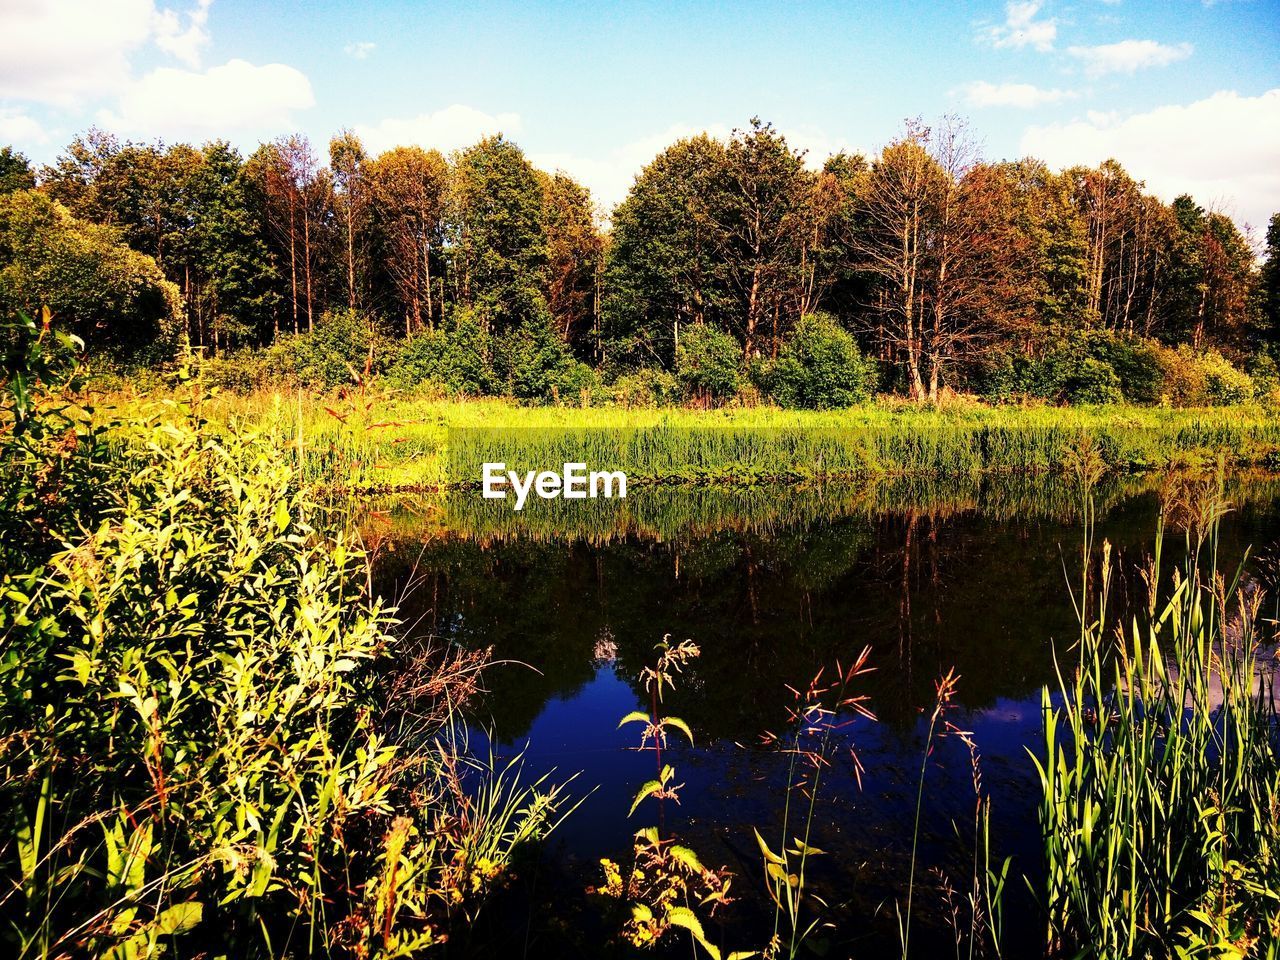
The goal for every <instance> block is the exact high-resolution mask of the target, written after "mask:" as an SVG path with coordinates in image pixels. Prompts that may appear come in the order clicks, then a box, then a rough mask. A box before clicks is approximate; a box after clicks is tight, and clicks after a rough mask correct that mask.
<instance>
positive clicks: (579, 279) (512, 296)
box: [0, 118, 1280, 398]
mask: <svg viewBox="0 0 1280 960" xmlns="http://www.w3.org/2000/svg"><path fill="white" fill-rule="evenodd" d="M807 160H808V158H807V157H806V156H805V155H804V154H803V152H801V151H799V150H796V149H794V148H793V147H792V146H791V145H790V144H788V143H787V141H786V139H785V137H783V136H782V135H781V134H779V133H778V132H777V131H776V130H775V129H774V128H773V127H772V126H771V125H769V124H767V123H764V122H761V121H760V120H758V119H757V120H752V121H751V123H750V124H749V125H748V126H747V127H745V128H743V129H740V130H736V131H734V133H733V134H732V135H731V136H729V137H728V138H726V139H724V140H720V139H716V138H713V137H711V136H708V135H705V134H703V135H700V136H695V137H690V138H686V139H683V140H680V141H678V142H676V143H674V144H672V145H671V146H670V147H668V148H667V149H666V150H664V151H663V152H662V153H660V154H659V155H658V156H657V157H656V158H655V159H654V160H653V161H652V162H651V163H650V164H648V165H647V166H646V167H645V168H644V169H643V170H642V171H641V172H640V173H639V174H638V175H637V177H636V179H635V182H634V184H633V186H632V188H631V190H630V192H629V193H628V195H627V197H626V198H625V199H624V200H623V201H622V203H621V204H620V205H619V206H618V207H617V208H616V209H615V210H614V211H612V214H611V216H610V217H609V218H608V221H607V225H606V220H605V218H603V217H602V216H601V213H600V211H599V210H598V209H597V208H596V206H595V204H594V202H593V199H592V197H591V195H590V193H589V191H588V190H587V189H586V188H585V187H583V186H582V185H581V184H579V183H577V182H576V181H574V180H573V179H572V178H571V177H569V176H567V175H566V174H564V173H562V172H555V173H547V172H545V171H542V170H539V169H537V168H535V167H534V166H533V165H532V164H531V163H530V162H529V161H528V159H527V158H526V157H525V156H524V154H523V152H522V151H521V150H520V148H519V147H518V146H517V145H516V144H515V143H513V142H512V141H510V140H508V139H507V138H505V137H503V136H501V135H498V136H493V137H487V138H485V139H483V140H481V141H480V142H479V143H477V144H475V145H474V146H472V147H469V148H467V149H464V150H460V151H458V152H456V153H454V154H452V155H451V156H448V157H446V156H444V155H442V154H441V153H440V152H439V151H435V150H425V149H422V148H420V147H415V146H409V147H396V148H393V149H390V150H387V151H385V152H383V153H381V154H378V155H376V156H372V155H370V154H369V153H368V152H367V151H366V150H365V148H364V147H363V145H362V144H361V142H360V140H359V138H358V137H357V136H356V135H354V134H352V133H350V132H343V133H341V134H339V135H338V136H336V137H334V138H333V139H332V140H331V141H330V142H329V144H328V149H327V152H326V153H324V154H321V153H320V152H318V151H317V150H316V148H315V147H314V146H313V145H312V144H311V143H310V142H309V141H308V140H307V139H306V138H305V137H302V136H296V135H295V136H289V137H283V138H280V139H278V140H275V141H272V142H270V143H266V144H262V145H261V146H259V147H258V148H257V149H256V150H255V151H254V152H253V153H252V154H250V155H248V156H247V157H246V156H242V155H241V154H240V153H239V152H238V151H237V150H236V149H235V148H233V147H232V146H231V145H229V144H228V143H227V142H225V141H214V142H210V143H207V144H205V145H204V146H202V147H195V146H191V145H188V144H175V145H168V146H166V145H164V144H160V143H132V142H121V141H119V140H117V139H116V138H114V137H112V136H110V135H108V134H106V133H103V132H101V131H98V130H91V131H89V132H88V133H87V134H85V135H83V136H80V137H77V138H76V139H75V140H74V141H73V142H72V143H71V144H70V145H69V146H68V147H67V148H66V150H65V151H64V152H63V153H62V154H61V155H60V156H59V157H58V158H57V159H56V160H55V161H54V162H53V163H52V164H50V165H48V166H45V167H43V168H42V169H40V170H33V169H32V168H31V166H30V165H29V164H28V163H27V162H26V160H25V158H23V157H22V156H21V155H20V154H17V153H15V152H14V151H13V150H11V149H8V148H6V149H5V150H4V151H2V152H0V194H3V196H0V297H3V298H4V299H5V300H6V301H7V305H8V306H9V307H10V308H11V309H12V308H15V307H16V308H21V309H27V310H31V309H35V308H38V307H39V306H42V305H50V306H51V307H52V308H53V309H54V312H55V314H57V315H60V316H61V317H62V318H63V319H64V320H65V321H66V322H67V323H68V324H70V325H72V326H75V327H77V328H78V330H79V332H81V334H82V335H83V336H85V337H86V339H87V340H89V341H90V342H91V343H94V344H97V345H101V346H105V347H128V348H134V349H136V348H138V347H140V346H146V345H154V344H156V343H164V342H167V341H170V340H174V339H177V340H186V341H187V342H189V343H190V344H191V345H193V346H196V347H199V348H203V349H204V350H205V351H206V352H209V353H214V354H216V353H223V352H226V351H228V350H231V349H233V348H237V347H257V346H265V345H268V344H271V343H273V342H277V341H280V340H281V339H282V338H284V337H287V336H291V335H305V334H308V333H311V332H313V331H315V329H316V327H317V325H319V324H322V323H323V322H324V318H326V317H328V316H330V315H332V314H335V313H337V312H344V313H345V314H347V315H348V317H350V316H352V315H358V316H359V317H360V318H361V322H362V323H365V324H367V325H369V326H371V327H373V328H376V329H377V330H378V331H379V332H380V334H381V335H383V336H386V337H395V338H400V339H404V340H409V341H412V340H413V339H414V338H416V337H418V336H419V335H421V334H429V335H435V334H441V333H447V332H448V331H449V330H451V329H456V328H460V327H462V326H468V327H469V328H471V327H474V328H477V329H478V330H479V331H480V332H481V333H482V334H483V335H484V337H486V338H497V339H499V340H501V339H503V338H511V337H517V338H519V337H527V336H529V335H531V334H532V335H533V336H534V337H535V339H537V338H542V339H546V338H548V337H553V338H554V339H555V340H556V341H558V343H559V344H560V346H561V347H562V348H563V350H564V351H565V352H566V353H567V354H568V355H571V356H572V357H575V358H576V359H577V360H578V361H579V362H585V363H587V364H589V365H591V366H592V367H594V368H596V369H597V370H603V371H605V372H606V373H607V374H608V375H610V376H616V375H617V374H618V373H619V372H622V371H627V370H635V369H647V368H659V369H665V370H671V369H674V368H676V367H677V366H678V365H679V363H680V362H681V356H682V341H684V344H685V351H684V352H685V354H687V352H688V350H689V349H692V348H693V345H695V344H703V343H714V344H717V345H719V348H721V349H722V352H723V349H724V345H725V344H728V343H731V344H732V352H734V353H735V355H736V358H737V360H738V362H739V364H740V366H741V367H742V368H743V369H744V370H747V369H750V368H752V366H753V365H768V364H771V363H777V362H778V361H779V358H780V355H782V354H785V353H786V351H787V345H788V343H789V342H790V340H792V339H794V337H795V336H796V335H797V331H802V330H803V329H804V328H803V327H802V324H801V321H802V320H803V318H805V317H809V316H813V315H822V316H824V317H825V318H826V322H828V323H829V324H834V326H835V327H838V328H839V329H840V330H841V331H845V332H847V333H849V334H852V336H853V337H854V338H856V343H857V346H858V348H859V349H860V351H861V353H862V354H864V355H865V356H866V357H868V358H870V359H872V360H874V361H876V362H877V363H878V367H879V369H880V371H881V380H882V385H883V386H887V387H891V388H894V389H897V390H900V391H901V392H903V393H906V394H908V395H910V396H912V397H916V398H919V397H924V396H937V394H938V393H939V391H941V390H946V389H952V390H964V389H974V388H976V385H978V384H981V383H982V382H984V381H990V380H991V379H992V377H993V375H994V374H993V371H998V370H1000V369H1004V370H1006V371H1007V370H1009V369H1012V367H1013V366H1016V365H1017V364H1024V365H1025V364H1027V363H1035V362H1036V361H1037V360H1038V359H1042V358H1044V357H1045V356H1047V355H1049V354H1051V353H1053V351H1055V350H1056V349H1057V348H1058V346H1059V345H1060V344H1062V343H1064V342H1066V341H1068V340H1071V339H1072V338H1080V337H1104V338H1106V337H1109V338H1113V339H1114V338H1119V339H1128V340H1139V339H1140V340H1145V341H1150V342H1151V343H1153V344H1165V345H1188V348H1189V349H1190V350H1193V351H1197V352H1202V351H1209V350H1212V351H1216V352H1220V353H1221V354H1224V355H1225V356H1226V357H1228V358H1230V359H1231V360H1233V361H1235V362H1236V363H1237V364H1245V363H1247V362H1249V360H1250V358H1252V357H1254V356H1255V355H1257V354H1258V353H1259V352H1260V351H1266V350H1270V351H1274V350H1275V349H1276V347H1277V345H1278V344H1280V292H1278V289H1277V286H1278V278H1277V273H1278V270H1280V257H1278V253H1280V219H1278V218H1277V217H1273V218H1272V221H1271V224H1270V229H1269V230H1268V233H1267V238H1266V253H1265V256H1264V258H1262V260H1261V261H1260V260H1259V258H1257V257H1256V256H1255V252H1254V248H1253V246H1252V245H1251V243H1250V238H1249V237H1246V236H1245V235H1244V234H1243V233H1242V232H1241V231H1240V229H1238V228H1237V226H1236V225H1235V223H1234V222H1233V221H1232V219H1231V218H1230V217H1228V216H1227V215H1226V214H1225V213H1223V212H1221V211H1217V210H1213V209H1206V208H1205V207H1204V206H1201V205H1199V204H1197V202H1196V201H1195V200H1194V199H1193V198H1191V197H1189V196H1181V197H1178V198H1177V199H1176V200H1174V201H1173V202H1172V203H1171V204H1166V203H1164V202H1162V201H1161V200H1159V199H1158V198H1156V197H1155V196H1153V195H1151V194H1149V193H1147V192H1146V191H1145V189H1144V186H1143V184H1142V183H1141V182H1138V181H1135V180H1134V179H1133V178H1132V177H1131V176H1129V175H1128V174H1127V173H1126V172H1125V171H1124V169H1123V168H1122V167H1121V166H1120V164H1118V163H1117V162H1115V161H1113V160H1108V161H1106V162H1104V163H1102V164H1101V165H1099V166H1098V167H1073V168H1069V169H1066V170H1062V171H1054V170H1051V169H1050V168H1049V167H1047V166H1046V165H1045V164H1044V163H1042V162H1040V161H1038V160H1035V159H1032V158H1026V159H1021V160H1016V161H1004V162H991V161H987V160H984V159H982V158H981V157H980V156H979V154H978V151H977V150H976V148H975V146H974V141H973V139H972V138H971V137H970V135H969V132H968V130H967V128H966V126H965V124H964V123H963V122H962V121H959V120H957V119H955V118H943V119H942V120H941V121H939V122H938V123H936V124H933V125H931V126H927V125H925V124H923V123H921V122H919V121H911V122H908V123H907V124H906V125H905V128H904V129H903V130H902V132H901V133H900V134H899V136H897V137H896V138H895V139H894V140H893V141H892V142H891V143H889V144H888V145H887V146H885V147H884V148H883V149H882V150H881V151H880V152H879V154H877V155H875V156H872V157H865V156H862V155H858V154H851V153H837V154H835V155H833V156H830V157H828V158H826V160H825V161H824V162H823V163H822V165H821V167H820V168H817V169H815V168H814V167H813V165H811V164H809V163H807V162H806V161H807ZM37 301H40V302H39V303H37ZM690 336H692V339H689V337H690ZM730 338H731V339H730ZM485 342H486V343H487V342H492V341H491V340H486V341H485Z"/></svg>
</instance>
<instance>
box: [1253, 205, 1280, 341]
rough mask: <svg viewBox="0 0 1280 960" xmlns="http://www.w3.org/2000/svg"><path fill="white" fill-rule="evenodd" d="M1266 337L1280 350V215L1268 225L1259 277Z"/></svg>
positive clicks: (1275, 215) (1274, 214)
mask: <svg viewBox="0 0 1280 960" xmlns="http://www.w3.org/2000/svg"><path fill="white" fill-rule="evenodd" d="M1258 289H1259V294H1260V297H1259V299H1260V300H1261V313H1262V324H1263V331H1264V336H1265V337H1266V339H1267V342H1269V343H1270V344H1271V346H1272V348H1273V349H1275V348H1280V213H1273V214H1272V215H1271V223H1270V224H1268V225H1267V248H1266V260H1265V261H1264V263H1263V265H1262V270H1261V271H1260V272H1259V276H1258Z"/></svg>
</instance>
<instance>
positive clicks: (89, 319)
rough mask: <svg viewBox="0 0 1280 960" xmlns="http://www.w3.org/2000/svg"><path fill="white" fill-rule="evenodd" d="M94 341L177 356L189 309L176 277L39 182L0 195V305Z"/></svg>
mask: <svg viewBox="0 0 1280 960" xmlns="http://www.w3.org/2000/svg"><path fill="white" fill-rule="evenodd" d="M43 307H48V308H49V309H50V310H51V311H52V313H53V316H54V318H55V319H56V321H57V323H58V325H59V326H60V327H62V328H63V329H64V330H66V331H67V332H70V333H74V334H76V335H78V336H79V337H80V338H81V339H82V340H83V341H84V342H85V343H86V344H88V345H89V346H91V347H97V348H107V349H111V350H116V351H120V352H122V353H125V354H133V353H135V352H141V353H143V354H151V357H152V359H157V360H158V359H166V358H167V357H168V356H172V353H173V350H174V348H175V347H176V346H177V345H178V343H179V341H180V340H181V339H182V337H183V332H184V327H185V323H186V317H185V313H184V309H183V305H182V296H181V294H180V292H179V290H178V287H177V285H175V284H173V283H171V282H170V281H168V280H166V279H165V276H164V273H163V271H161V269H160V267H159V266H158V265H157V264H156V262H155V260H153V259H152V258H151V257H149V256H147V255H145V254H142V253H138V252H137V251H135V250H131V249H130V248H129V247H128V246H126V245H125V243H124V242H123V241H122V240H121V238H120V235H119V232H118V231H116V230H114V229H112V228H111V227H107V226H101V225H99V224H94V223H86V222H84V221H82V220H77V219H76V218H75V217H73V216H72V215H71V214H70V213H69V212H68V211H67V209H66V208H65V207H63V206H62V204H60V203H58V202H57V201H55V200H52V199H50V198H49V197H48V196H46V195H45V194H43V193H39V192H37V191H34V190H18V191H15V192H13V193H9V194H6V195H4V196H0V309H2V310H4V311H5V313H6V314H13V313H16V312H18V311H24V312H26V313H27V314H29V315H30V316H39V314H40V310H41V308H43Z"/></svg>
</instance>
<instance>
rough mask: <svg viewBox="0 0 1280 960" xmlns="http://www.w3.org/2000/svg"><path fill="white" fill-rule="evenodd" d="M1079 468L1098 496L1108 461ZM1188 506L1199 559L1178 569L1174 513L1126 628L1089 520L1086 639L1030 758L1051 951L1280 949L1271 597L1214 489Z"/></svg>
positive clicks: (1200, 953)
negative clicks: (1225, 548) (1225, 546)
mask: <svg viewBox="0 0 1280 960" xmlns="http://www.w3.org/2000/svg"><path fill="white" fill-rule="evenodd" d="M1084 476H1085V483H1084V488H1085V498H1086V501H1087V500H1088V496H1089V491H1090V487H1091V482H1092V479H1093V478H1096V476H1097V470H1096V467H1095V468H1094V469H1092V470H1088V469H1086V470H1085V472H1084ZM1202 493H1206V491H1202ZM1182 506H1183V509H1182V511H1181V512H1182V513H1183V514H1184V516H1186V518H1187V519H1188V520H1189V521H1190V525H1189V527H1188V530H1187V532H1186V534H1185V537H1186V541H1187V550H1188V559H1187V560H1186V562H1185V563H1184V565H1183V566H1182V567H1181V568H1180V569H1175V570H1174V571H1173V573H1172V575H1171V576H1170V577H1167V578H1166V576H1165V575H1164V573H1163V571H1162V554H1163V550H1162V544H1163V541H1164V539H1165V537H1166V527H1165V522H1164V521H1163V520H1162V522H1161V525H1160V529H1159V530H1158V536H1157V541H1156V544H1157V545H1156V550H1155V555H1154V557H1153V559H1152V560H1151V562H1150V565H1149V567H1148V568H1147V569H1146V571H1145V572H1144V577H1145V581H1146V584H1147V587H1148V597H1147V601H1146V604H1145V607H1144V608H1143V609H1141V610H1139V611H1137V613H1136V615H1134V616H1133V617H1132V618H1131V619H1129V620H1128V621H1127V622H1125V621H1124V620H1121V619H1120V618H1119V617H1118V616H1117V615H1116V614H1115V612H1114V611H1113V608H1112V601H1111V596H1110V591H1111V583H1112V579H1113V573H1114V569H1113V563H1112V557H1111V551H1110V547H1109V545H1108V544H1106V543H1105V542H1104V543H1103V544H1102V547H1101V551H1100V556H1096V557H1095V556H1094V555H1093V546H1094V545H1093V536H1092V522H1091V518H1090V519H1087V520H1086V537H1085V542H1084V548H1083V552H1082V554H1081V557H1080V582H1081V585H1082V588H1081V590H1080V592H1078V593H1076V594H1075V595H1074V600H1075V602H1076V604H1077V611H1078V613H1079V619H1080V635H1079V638H1078V642H1077V645H1076V649H1075V656H1074V657H1073V664H1072V666H1071V667H1069V668H1068V667H1066V666H1065V665H1062V666H1060V669H1059V676H1058V685H1057V687H1056V689H1054V690H1050V689H1048V688H1046V689H1045V690H1044V692H1043V710H1044V718H1045V725H1044V742H1043V744H1041V747H1040V749H1039V751H1037V752H1036V753H1035V754H1033V760H1034V762H1035V765H1036V769H1037V771H1038V773H1039V778H1040V783H1041V787H1042V794H1043V799H1042V802H1041V807H1040V814H1039V815H1040V823H1041V828H1042V834H1043V838H1044V855H1045V868H1046V881H1045V887H1044V889H1043V898H1044V900H1043V902H1044V906H1045V909H1046V913H1047V928H1046V938H1047V940H1046V946H1047V949H1048V952H1049V953H1050V955H1052V956H1074V957H1099V958H1101V957H1119V956H1123V957H1166V956H1174V955H1176V956H1178V957H1193V956H1194V957H1209V956H1212V957H1223V956H1230V957H1244V956H1268V957H1270V956H1275V955H1276V952H1277V949H1278V948H1277V944H1278V942H1280V864H1278V862H1277V859H1276V856H1277V852H1278V850H1277V841H1278V840H1280V804H1278V800H1280V754H1278V753H1277V725H1276V721H1277V718H1276V712H1275V698H1274V684H1273V676H1272V671H1271V669H1270V667H1269V665H1267V664H1266V663H1265V662H1264V660H1263V659H1262V657H1261V656H1260V651H1259V644H1260V638H1259V636H1258V634H1257V628H1258V624H1259V605H1260V603H1261V593H1260V592H1259V591H1258V590H1256V589H1252V588H1249V587H1247V586H1246V582H1245V579H1244V578H1243V576H1242V573H1241V571H1240V570H1237V571H1234V572H1231V573H1229V574H1227V575H1225V576H1224V574H1223V573H1222V572H1220V571H1219V569H1218V562H1217V550H1216V538H1217V526H1218V520H1219V518H1220V517H1221V515H1222V512H1223V510H1224V509H1225V506H1224V504H1223V503H1222V501H1221V500H1220V499H1219V498H1218V497H1217V496H1216V495H1215V494H1214V493H1213V491H1212V490H1210V491H1207V496H1203V497H1202V498H1201V499H1200V500H1199V502H1192V503H1189V504H1186V503H1184V504H1183V505H1182Z"/></svg>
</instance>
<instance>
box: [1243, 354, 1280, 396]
mask: <svg viewBox="0 0 1280 960" xmlns="http://www.w3.org/2000/svg"><path fill="white" fill-rule="evenodd" d="M1248 374H1249V377H1250V379H1252V380H1253V393H1254V397H1255V399H1257V400H1258V401H1259V402H1261V403H1265V404H1267V405H1269V406H1278V405H1280V367H1277V366H1276V361H1275V359H1274V358H1273V357H1272V356H1271V354H1269V353H1266V352H1265V351H1260V352H1258V353H1257V354H1255V355H1254V357H1253V359H1252V360H1250V361H1249V370H1248Z"/></svg>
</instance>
